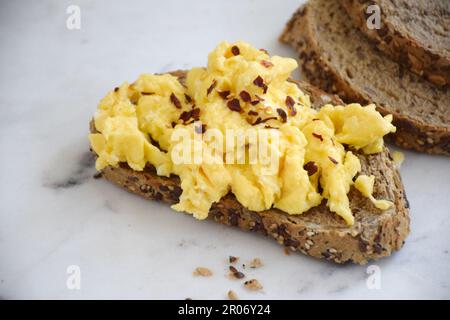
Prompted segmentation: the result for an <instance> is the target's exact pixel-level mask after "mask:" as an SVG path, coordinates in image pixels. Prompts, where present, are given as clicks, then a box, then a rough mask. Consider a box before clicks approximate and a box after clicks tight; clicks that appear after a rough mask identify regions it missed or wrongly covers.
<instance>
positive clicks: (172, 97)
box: [170, 93, 181, 109]
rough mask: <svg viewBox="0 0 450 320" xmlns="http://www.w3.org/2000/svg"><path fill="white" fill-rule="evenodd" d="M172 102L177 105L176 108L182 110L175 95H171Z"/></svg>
mask: <svg viewBox="0 0 450 320" xmlns="http://www.w3.org/2000/svg"><path fill="white" fill-rule="evenodd" d="M170 101H171V102H172V103H173V104H174V105H175V107H176V108H178V109H181V102H180V100H178V98H177V96H176V95H174V94H173V93H172V94H171V95H170Z"/></svg>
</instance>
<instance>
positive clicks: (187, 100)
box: [184, 93, 192, 103]
mask: <svg viewBox="0 0 450 320" xmlns="http://www.w3.org/2000/svg"><path fill="white" fill-rule="evenodd" d="M184 98H185V99H186V102H187V103H191V102H192V98H191V96H190V95H188V94H187V93H185V94H184Z"/></svg>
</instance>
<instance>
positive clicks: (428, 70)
mask: <svg viewBox="0 0 450 320" xmlns="http://www.w3.org/2000/svg"><path fill="white" fill-rule="evenodd" d="M339 1H340V2H341V4H342V5H343V7H344V8H345V9H346V10H347V13H348V15H349V17H350V18H351V19H352V20H353V23H354V24H355V25H356V26H357V27H358V28H359V29H360V30H361V31H362V32H364V33H365V34H366V35H367V36H368V37H369V38H370V39H371V40H372V43H374V44H375V45H376V46H377V47H378V49H380V50H381V51H383V52H384V53H386V54H387V55H388V56H389V57H390V58H391V59H393V60H395V61H397V62H399V63H401V64H403V65H404V66H405V67H406V68H408V69H409V70H411V71H413V72H414V73H416V74H418V75H421V76H423V77H425V78H426V79H428V80H429V81H431V82H433V83H434V84H436V85H438V86H444V85H448V84H450V1H448V0H414V1H411V0H395V1H394V0H339ZM370 5H378V7H379V8H380V11H381V14H380V17H381V19H380V20H381V25H380V27H381V28H380V29H369V28H368V27H367V17H368V16H370V14H367V13H366V9H367V7H368V6H370Z"/></svg>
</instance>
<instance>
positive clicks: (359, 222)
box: [90, 71, 409, 264]
mask: <svg viewBox="0 0 450 320" xmlns="http://www.w3.org/2000/svg"><path fill="white" fill-rule="evenodd" d="M172 74H174V75H176V76H178V77H179V78H180V80H181V81H183V79H184V76H185V73H184V72H182V71H177V72H174V73H172ZM293 82H295V83H297V85H299V87H300V88H301V89H302V90H303V91H305V92H307V93H308V94H310V96H311V100H312V102H313V104H314V106H315V107H319V106H322V105H323V104H325V103H335V104H339V103H341V101H340V100H339V99H338V98H337V97H335V96H332V95H328V94H326V93H324V92H323V91H321V90H319V89H317V88H315V87H313V86H311V85H309V84H306V83H304V82H296V81H293ZM90 131H91V132H96V130H95V126H94V122H93V121H91V127H90ZM357 155H358V157H359V158H360V160H361V165H362V172H363V173H366V174H373V175H375V177H376V183H375V190H374V195H375V197H377V198H383V199H387V200H390V201H392V202H393V203H394V204H395V206H394V207H393V208H391V209H388V210H386V211H381V210H378V209H376V208H375V207H374V206H373V205H372V203H371V202H370V201H369V200H368V199H367V198H365V197H363V196H362V195H361V194H360V193H359V192H358V191H357V190H355V189H354V188H353V187H352V188H351V190H350V193H349V199H350V207H351V209H352V212H353V213H354V216H355V224H354V225H353V226H348V225H346V223H345V222H344V220H343V219H342V218H340V217H339V216H337V215H336V214H335V213H332V212H330V211H329V210H328V208H327V207H326V205H325V202H323V203H322V204H321V205H320V206H318V207H315V208H312V209H310V210H309V211H308V212H306V213H304V214H301V215H289V214H287V213H284V212H282V211H280V210H277V209H270V210H266V211H262V212H254V211H250V210H248V209H246V208H244V207H243V206H242V205H241V204H240V203H239V202H238V201H237V200H236V198H235V197H234V196H233V195H232V194H228V195H226V196H225V197H223V198H222V199H221V200H220V201H219V202H217V203H214V204H213V206H212V208H211V210H210V212H209V218H210V219H213V220H215V221H217V222H220V223H222V224H225V225H230V226H236V227H239V228H240V229H242V230H246V231H255V232H258V233H261V234H265V235H268V236H269V237H272V238H274V239H275V240H277V242H279V243H280V244H282V245H284V246H285V247H287V248H289V249H291V250H293V251H300V252H302V253H304V254H306V255H309V256H312V257H316V258H321V259H327V260H330V261H333V262H336V263H345V262H353V263H358V264H365V263H367V262H368V261H369V260H372V259H379V258H381V257H385V256H389V255H390V254H392V252H394V251H396V250H399V249H400V248H401V247H402V245H403V243H404V240H405V238H406V236H407V235H408V233H409V213H408V208H409V205H408V203H407V200H406V196H405V192H404V188H403V185H402V181H401V178H400V175H399V173H398V171H397V169H396V168H395V166H394V163H393V160H392V158H391V157H390V155H389V151H388V150H387V149H385V150H384V151H383V152H381V153H379V154H375V155H363V154H360V153H357ZM101 173H102V176H103V177H104V178H106V179H107V180H109V181H111V182H113V183H115V184H117V185H118V186H120V187H122V188H125V189H126V190H128V191H130V192H132V193H135V194H138V195H140V196H142V197H144V198H146V199H152V200H160V201H163V202H166V203H169V204H174V203H177V202H178V198H179V196H180V194H181V192H182V190H181V187H180V180H179V178H178V177H177V176H174V175H172V176H171V177H162V176H158V175H157V174H156V171H155V169H154V167H152V166H147V167H146V168H145V170H144V171H134V170H132V169H131V168H130V167H129V166H128V165H127V164H126V163H121V164H120V165H119V166H118V167H111V166H109V167H106V168H104V169H103V170H102V171H101Z"/></svg>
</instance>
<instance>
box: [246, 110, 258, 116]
mask: <svg viewBox="0 0 450 320" xmlns="http://www.w3.org/2000/svg"><path fill="white" fill-rule="evenodd" d="M248 115H249V116H257V115H258V112H256V111H254V110H250V111H249V112H248Z"/></svg>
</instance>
